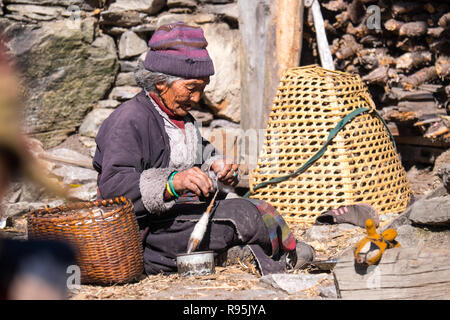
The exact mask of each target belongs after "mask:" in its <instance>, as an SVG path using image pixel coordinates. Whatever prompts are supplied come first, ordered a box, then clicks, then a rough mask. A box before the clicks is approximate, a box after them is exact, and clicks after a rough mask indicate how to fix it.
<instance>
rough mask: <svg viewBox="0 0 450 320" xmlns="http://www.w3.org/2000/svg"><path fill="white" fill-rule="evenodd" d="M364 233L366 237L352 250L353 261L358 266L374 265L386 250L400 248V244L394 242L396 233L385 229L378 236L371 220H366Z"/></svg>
mask: <svg viewBox="0 0 450 320" xmlns="http://www.w3.org/2000/svg"><path fill="white" fill-rule="evenodd" d="M366 232H367V236H366V237H365V238H363V239H362V240H361V241H359V242H358V243H357V244H356V245H355V249H354V256H355V260H356V262H357V263H359V264H363V265H373V264H376V263H377V262H378V261H380V259H381V256H382V255H383V252H384V251H385V250H386V249H390V248H394V247H400V244H399V243H398V242H397V241H395V240H394V239H395V237H397V231H395V230H394V229H387V230H386V231H384V232H383V233H381V234H378V233H377V231H376V229H375V224H374V222H373V221H372V219H367V220H366Z"/></svg>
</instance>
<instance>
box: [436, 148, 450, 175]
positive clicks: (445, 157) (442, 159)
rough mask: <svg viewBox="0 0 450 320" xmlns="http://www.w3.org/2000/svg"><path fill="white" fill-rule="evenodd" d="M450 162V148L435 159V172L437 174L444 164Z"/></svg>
mask: <svg viewBox="0 0 450 320" xmlns="http://www.w3.org/2000/svg"><path fill="white" fill-rule="evenodd" d="M449 163H450V149H449V150H446V151H444V152H442V153H441V154H440V155H439V156H438V157H437V158H436V160H435V161H434V167H433V173H434V174H437V172H438V171H439V169H440V168H441V167H442V166H445V165H446V164H449Z"/></svg>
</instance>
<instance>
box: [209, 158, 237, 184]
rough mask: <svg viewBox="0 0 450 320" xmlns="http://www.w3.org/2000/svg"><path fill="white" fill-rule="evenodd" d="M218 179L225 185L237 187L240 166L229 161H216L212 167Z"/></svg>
mask: <svg viewBox="0 0 450 320" xmlns="http://www.w3.org/2000/svg"><path fill="white" fill-rule="evenodd" d="M211 168H212V169H213V170H214V172H215V174H216V175H217V178H218V179H219V181H220V182H222V183H223V184H226V185H229V186H233V187H234V186H235V185H237V184H238V182H239V165H238V164H236V163H232V162H231V161H230V160H229V159H226V160H216V161H214V162H213V164H212V165H211Z"/></svg>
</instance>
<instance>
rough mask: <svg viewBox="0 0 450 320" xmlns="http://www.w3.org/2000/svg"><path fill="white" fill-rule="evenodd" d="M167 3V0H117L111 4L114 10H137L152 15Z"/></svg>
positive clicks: (110, 7)
mask: <svg viewBox="0 0 450 320" xmlns="http://www.w3.org/2000/svg"><path fill="white" fill-rule="evenodd" d="M165 4H166V0H117V1H116V2H114V3H112V4H111V5H110V6H109V10H112V11H128V10H135V11H140V12H145V13H148V14H150V15H154V14H155V13H158V11H160V10H161V9H162V8H163V7H164V6H165Z"/></svg>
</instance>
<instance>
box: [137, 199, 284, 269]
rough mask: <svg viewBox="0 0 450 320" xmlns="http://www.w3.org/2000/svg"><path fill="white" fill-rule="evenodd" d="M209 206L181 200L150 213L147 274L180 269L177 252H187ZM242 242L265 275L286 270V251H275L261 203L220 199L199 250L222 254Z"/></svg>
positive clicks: (145, 261)
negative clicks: (189, 242) (259, 206)
mask: <svg viewBox="0 0 450 320" xmlns="http://www.w3.org/2000/svg"><path fill="white" fill-rule="evenodd" d="M207 206H208V203H199V204H177V205H175V206H174V207H172V209H171V210H169V211H168V212H166V213H165V214H163V215H161V216H152V217H151V218H150V217H149V219H148V221H147V225H148V229H147V233H146V235H145V237H144V240H143V241H144V265H145V271H146V273H147V274H157V273H160V272H163V273H166V272H176V271H177V266H176V257H177V254H182V253H186V251H187V244H188V240H189V237H190V235H191V233H192V231H193V229H194V226H195V224H196V223H197V222H198V220H199V219H200V217H201V215H202V214H203V212H204V211H205V210H206V208H207ZM238 245H241V246H242V245H248V246H249V248H250V250H251V251H252V252H253V254H254V256H255V258H256V262H257V264H258V267H259V270H260V271H261V274H262V275H264V274H270V273H283V272H285V269H286V263H285V254H286V252H284V251H283V250H280V251H279V252H277V253H276V254H274V255H273V254H272V253H273V252H272V251H273V249H272V241H271V239H270V236H269V231H268V229H267V226H266V224H265V223H264V220H263V218H262V216H261V212H260V211H259V210H258V207H257V206H256V205H254V204H253V203H252V202H251V201H250V200H247V199H243V198H235V199H225V200H219V201H216V204H215V206H214V207H213V210H212V213H211V218H210V222H209V225H208V228H207V230H206V233H205V235H204V237H203V240H202V241H201V242H200V244H199V246H198V249H197V251H207V250H213V251H214V253H215V254H216V255H220V254H223V253H225V252H226V251H227V250H228V249H229V248H231V247H234V246H238Z"/></svg>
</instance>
